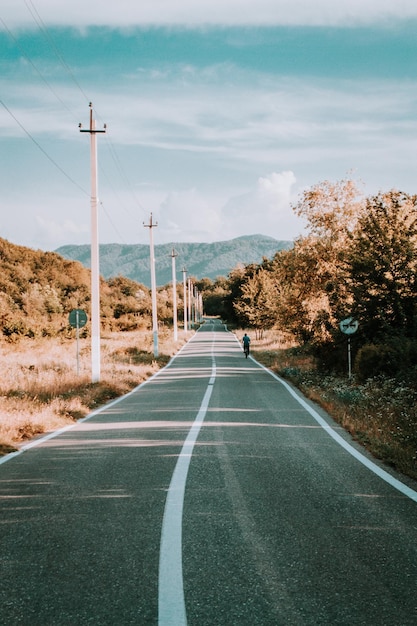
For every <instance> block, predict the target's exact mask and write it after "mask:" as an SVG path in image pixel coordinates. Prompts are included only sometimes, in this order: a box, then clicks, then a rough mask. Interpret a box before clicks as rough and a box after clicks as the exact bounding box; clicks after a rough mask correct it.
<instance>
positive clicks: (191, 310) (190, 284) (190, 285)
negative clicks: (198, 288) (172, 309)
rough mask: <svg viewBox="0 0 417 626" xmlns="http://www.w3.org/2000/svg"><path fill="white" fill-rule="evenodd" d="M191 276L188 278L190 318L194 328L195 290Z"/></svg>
mask: <svg viewBox="0 0 417 626" xmlns="http://www.w3.org/2000/svg"><path fill="white" fill-rule="evenodd" d="M192 284H193V283H192V281H191V278H189V279H188V320H189V322H190V325H191V328H193V291H192Z"/></svg>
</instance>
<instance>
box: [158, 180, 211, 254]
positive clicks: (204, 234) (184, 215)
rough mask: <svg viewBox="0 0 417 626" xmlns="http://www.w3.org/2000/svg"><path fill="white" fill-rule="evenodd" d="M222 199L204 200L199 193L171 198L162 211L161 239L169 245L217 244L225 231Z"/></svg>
mask: <svg viewBox="0 0 417 626" xmlns="http://www.w3.org/2000/svg"><path fill="white" fill-rule="evenodd" d="M217 203H218V198H216V197H215V196H212V197H209V198H208V197H207V196H203V195H202V194H201V193H199V192H198V191H197V190H196V189H188V190H184V191H175V192H171V193H169V194H168V195H167V197H166V198H165V200H164V201H163V202H162V203H161V206H160V209H159V211H158V216H159V221H160V232H159V233H158V239H159V241H161V242H168V241H181V242H182V241H213V239H215V238H217V239H218V238H219V233H220V232H221V231H222V225H221V221H220V215H219V210H218V204H217Z"/></svg>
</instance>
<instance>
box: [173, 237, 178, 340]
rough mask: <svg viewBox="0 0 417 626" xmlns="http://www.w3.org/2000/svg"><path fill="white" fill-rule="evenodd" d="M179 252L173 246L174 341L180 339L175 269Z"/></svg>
mask: <svg viewBox="0 0 417 626" xmlns="http://www.w3.org/2000/svg"><path fill="white" fill-rule="evenodd" d="M177 256H178V253H177V252H175V250H174V248H172V252H171V258H172V317H173V321H174V341H178V321H177V277H176V271H175V257H177Z"/></svg>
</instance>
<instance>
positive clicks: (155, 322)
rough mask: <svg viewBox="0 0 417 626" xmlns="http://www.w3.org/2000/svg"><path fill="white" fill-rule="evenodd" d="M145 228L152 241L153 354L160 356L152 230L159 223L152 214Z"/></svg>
mask: <svg viewBox="0 0 417 626" xmlns="http://www.w3.org/2000/svg"><path fill="white" fill-rule="evenodd" d="M143 225H144V227H145V228H149V239H150V263H151V291H152V334H153V354H154V356H155V357H157V356H158V314H157V310H156V277H155V253H154V246H153V232H152V230H153V229H154V228H155V227H156V226H158V223H157V222H153V221H152V213H151V217H150V219H149V224H145V223H143Z"/></svg>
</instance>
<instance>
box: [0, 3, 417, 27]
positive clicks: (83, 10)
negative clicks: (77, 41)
mask: <svg viewBox="0 0 417 626" xmlns="http://www.w3.org/2000/svg"><path fill="white" fill-rule="evenodd" d="M34 7H36V10H37V11H38V12H39V14H40V16H41V17H42V20H43V21H44V22H45V23H47V24H54V25H74V26H77V27H79V28H82V27H85V26H89V25H108V26H112V27H118V26H120V27H133V26H135V25H151V24H172V25H175V24H185V25H201V24H254V25H256V24H263V25H268V26H269V25H274V24H285V25H300V24H304V25H331V24H343V25H346V24H347V25H348V24H350V23H351V24H357V23H370V22H375V21H381V20H386V21H387V20H392V19H394V18H397V19H399V18H402V19H409V18H416V17H417V4H416V2H415V0H395V2H394V1H393V0H349V2H343V1H340V0H339V1H335V0H315V2H312V0H257V1H256V2H254V1H253V0H227V1H225V0H198V1H196V0H176V1H175V2H174V1H173V0H142V1H141V2H132V0H118V2H102V0H90V2H87V3H86V2H84V0H71V2H59V1H58V2H57V0H36V2H35V3H34V4H31V3H29V2H28V3H23V2H16V0H3V3H2V13H3V18H4V19H5V21H6V22H7V23H8V25H11V26H16V25H22V26H34V23H35V22H34V20H33V17H32V15H31V13H32V14H34V15H35V16H36V12H35V8H34Z"/></svg>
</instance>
